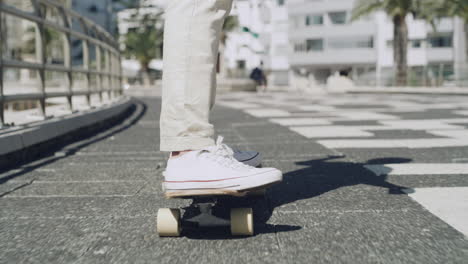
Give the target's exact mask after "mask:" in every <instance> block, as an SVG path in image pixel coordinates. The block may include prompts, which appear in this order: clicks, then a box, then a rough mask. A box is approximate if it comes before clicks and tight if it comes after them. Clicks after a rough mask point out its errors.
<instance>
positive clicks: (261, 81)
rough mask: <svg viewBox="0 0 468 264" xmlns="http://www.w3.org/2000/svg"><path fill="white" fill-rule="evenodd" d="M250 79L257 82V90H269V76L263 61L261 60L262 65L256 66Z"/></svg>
mask: <svg viewBox="0 0 468 264" xmlns="http://www.w3.org/2000/svg"><path fill="white" fill-rule="evenodd" d="M250 79H252V80H253V81H254V82H255V83H256V84H257V92H266V90H267V78H266V75H265V72H264V71H263V61H262V62H260V66H258V67H255V68H254V69H253V70H252V72H251V73H250Z"/></svg>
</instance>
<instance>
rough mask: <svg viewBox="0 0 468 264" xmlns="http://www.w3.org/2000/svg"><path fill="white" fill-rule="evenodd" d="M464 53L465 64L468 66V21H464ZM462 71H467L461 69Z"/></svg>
mask: <svg viewBox="0 0 468 264" xmlns="http://www.w3.org/2000/svg"><path fill="white" fill-rule="evenodd" d="M464 31H465V52H466V57H465V59H466V63H467V64H468V20H465V28H464ZM463 70H468V69H463Z"/></svg>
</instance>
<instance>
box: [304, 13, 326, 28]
mask: <svg viewBox="0 0 468 264" xmlns="http://www.w3.org/2000/svg"><path fill="white" fill-rule="evenodd" d="M305 24H306V26H310V25H323V16H322V15H307V16H306V17H305Z"/></svg>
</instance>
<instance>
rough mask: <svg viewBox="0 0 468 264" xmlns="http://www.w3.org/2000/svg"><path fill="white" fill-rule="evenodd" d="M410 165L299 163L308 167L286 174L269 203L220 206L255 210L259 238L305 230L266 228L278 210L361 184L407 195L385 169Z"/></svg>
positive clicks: (237, 201)
mask: <svg viewBox="0 0 468 264" xmlns="http://www.w3.org/2000/svg"><path fill="white" fill-rule="evenodd" d="M411 161H412V159H408V158H401V157H389V158H379V159H371V160H368V161H367V162H365V163H357V162H349V161H345V160H344V157H334V156H329V157H326V158H322V159H314V160H306V161H300V162H296V163H295V164H297V165H301V166H305V167H304V168H301V169H298V170H294V171H290V172H287V173H285V174H284V176H283V182H281V183H280V184H277V185H274V186H272V187H271V188H270V189H269V190H268V192H267V196H266V197H265V198H266V199H252V198H228V199H226V201H223V202H222V203H220V204H222V206H224V207H227V208H229V207H234V208H235V207H252V208H253V211H254V221H255V224H254V225H255V234H256V235H259V234H266V233H279V232H289V231H295V230H299V229H302V227H301V226H294V225H285V224H281V225H272V224H267V222H268V221H269V220H270V218H271V217H272V215H273V211H274V209H275V208H277V207H279V206H282V205H285V204H290V203H293V202H295V201H298V200H304V199H310V198H313V197H317V196H320V195H322V194H324V193H327V192H330V191H333V190H335V189H338V188H341V187H345V186H353V185H359V184H365V185H370V186H376V187H382V188H386V189H387V190H388V193H389V194H392V195H399V194H405V193H408V190H411V189H410V188H407V187H404V186H399V185H396V184H392V183H389V182H387V177H386V175H387V174H388V173H389V172H391V171H392V169H391V168H389V167H385V166H384V165H383V164H392V163H408V162H411ZM365 165H381V166H382V167H381V168H380V169H381V171H382V172H383V175H382V176H377V175H376V174H375V173H374V172H372V171H370V170H368V169H366V168H365V167H364V166H365ZM405 191H406V192H405ZM318 210H320V209H318ZM183 235H184V236H186V237H188V238H191V239H236V237H232V236H231V235H230V232H229V230H226V229H224V230H219V231H218V230H215V229H207V230H193V231H192V230H190V232H186V233H184V234H183ZM241 238H242V237H241Z"/></svg>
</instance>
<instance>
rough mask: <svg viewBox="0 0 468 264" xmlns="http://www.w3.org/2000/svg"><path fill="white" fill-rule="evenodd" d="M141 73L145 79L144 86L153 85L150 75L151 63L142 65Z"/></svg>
mask: <svg viewBox="0 0 468 264" xmlns="http://www.w3.org/2000/svg"><path fill="white" fill-rule="evenodd" d="M141 66H142V67H141V73H142V78H143V86H144V87H149V86H150V85H151V80H150V75H149V63H146V62H144V63H141Z"/></svg>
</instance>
